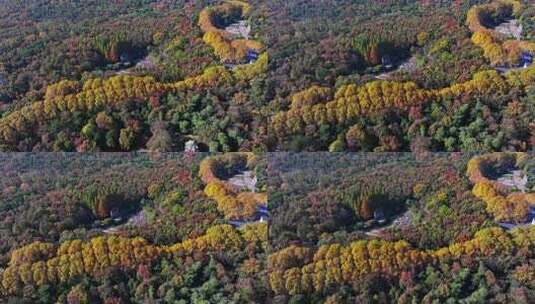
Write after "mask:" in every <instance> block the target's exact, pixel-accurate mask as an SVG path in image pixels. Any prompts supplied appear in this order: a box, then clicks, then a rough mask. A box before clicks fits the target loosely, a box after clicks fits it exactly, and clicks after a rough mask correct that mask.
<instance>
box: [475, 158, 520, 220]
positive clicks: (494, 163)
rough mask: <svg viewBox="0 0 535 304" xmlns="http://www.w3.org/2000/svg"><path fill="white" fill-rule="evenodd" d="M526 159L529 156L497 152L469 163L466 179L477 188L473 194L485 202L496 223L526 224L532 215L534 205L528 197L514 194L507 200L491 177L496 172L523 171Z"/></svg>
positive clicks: (508, 196) (507, 197)
mask: <svg viewBox="0 0 535 304" xmlns="http://www.w3.org/2000/svg"><path fill="white" fill-rule="evenodd" d="M526 156H527V155H526V154H525V153H503V152H502V153H499V152H497V153H490V154H484V155H481V156H476V157H473V158H472V159H471V160H470V161H469V162H468V165H467V169H466V175H467V176H468V179H470V181H471V182H472V183H474V184H475V185H474V188H473V189H472V193H473V194H474V195H475V196H476V197H478V198H480V199H481V200H483V202H484V203H485V205H486V209H487V212H489V213H490V214H492V215H493V216H494V218H495V220H496V221H511V222H523V221H524V220H525V219H526V217H527V215H528V212H529V207H530V203H529V202H528V196H527V195H526V194H522V193H511V194H509V195H507V196H504V195H502V194H501V193H500V188H503V187H501V186H500V185H499V184H498V183H497V182H496V181H494V180H492V179H490V178H489V177H488V176H489V175H491V174H492V173H493V172H496V171H502V170H505V169H508V168H513V167H521V164H522V163H523V162H524V161H525V160H526ZM505 190H506V189H504V190H503V191H502V192H505Z"/></svg>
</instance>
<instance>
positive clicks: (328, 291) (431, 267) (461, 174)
mask: <svg viewBox="0 0 535 304" xmlns="http://www.w3.org/2000/svg"><path fill="white" fill-rule="evenodd" d="M533 157H534V156H533V155H531V154H520V153H509V154H506V153H494V154H483V155H476V156H473V155H469V154H448V153H446V154H411V153H408V154H403V153H392V154H389V153H350V154H346V153H331V154H329V153H299V154H286V153H279V154H272V155H271V156H270V160H269V166H268V168H269V170H268V172H269V178H268V180H269V197H270V200H269V204H270V211H271V212H272V219H271V222H270V227H269V245H270V248H271V249H270V250H271V252H270V255H269V257H268V261H267V267H268V273H269V275H268V276H269V284H270V287H271V291H272V293H273V303H531V299H532V298H533V295H534V293H535V284H534V283H535V281H534V280H533V276H532V274H533V265H532V259H533V257H534V256H533V246H534V245H535V243H534V241H535V237H534V235H535V234H534V233H535V230H534V229H535V228H534V227H535V226H533V222H532V219H533V208H534V207H535V197H534V192H533V191H534V190H535V188H533V185H534V184H533V178H534V177H535V171H534V170H533V168H534V167H533V164H534V158H533ZM517 174H521V175H523V176H525V179H524V178H523V179H517V178H516V177H515V176H517Z"/></svg>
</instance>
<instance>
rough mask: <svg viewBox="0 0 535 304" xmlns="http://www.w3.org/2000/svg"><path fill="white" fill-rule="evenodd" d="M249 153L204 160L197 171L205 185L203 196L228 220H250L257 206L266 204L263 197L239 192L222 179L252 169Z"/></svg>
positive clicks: (265, 199) (265, 198)
mask: <svg viewBox="0 0 535 304" xmlns="http://www.w3.org/2000/svg"><path fill="white" fill-rule="evenodd" d="M255 161H256V160H255V156H254V155H253V154H252V153H231V154H224V155H217V156H213V157H207V158H205V159H204V160H203V161H202V162H201V164H200V168H199V176H200V178H201V180H202V181H203V182H204V183H205V184H206V186H205V188H204V193H205V194H206V196H208V197H209V198H211V199H213V200H215V201H216V203H217V208H218V210H219V211H221V212H222V213H223V214H225V217H226V218H227V219H244V218H251V217H253V216H254V215H255V214H256V211H257V209H258V206H259V205H265V204H266V203H267V195H266V194H265V193H253V192H248V191H239V190H238V189H235V187H234V186H233V185H231V184H229V183H228V182H226V181H225V180H224V179H223V178H222V177H223V176H229V175H231V174H233V173H234V172H236V171H239V170H244V169H246V168H252V167H254V163H255Z"/></svg>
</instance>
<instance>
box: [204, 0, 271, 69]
mask: <svg viewBox="0 0 535 304" xmlns="http://www.w3.org/2000/svg"><path fill="white" fill-rule="evenodd" d="M250 10H251V6H250V5H249V3H246V2H244V1H238V0H233V1H224V2H222V3H221V4H219V5H216V6H210V7H207V8H205V9H203V10H202V11H201V13H200V15H199V27H200V28H201V30H202V31H203V32H204V36H203V40H204V42H205V43H206V44H208V45H210V46H211V47H212V48H213V49H214V52H215V54H216V56H218V57H219V58H220V59H221V61H222V62H224V63H239V62H243V61H244V60H245V59H246V58H247V53H248V51H249V50H254V51H255V52H261V51H262V50H263V49H264V46H263V44H262V43H260V42H258V41H254V40H248V39H234V38H233V37H232V35H231V34H230V33H228V32H226V31H224V30H223V29H221V27H222V26H224V25H225V24H226V23H229V22H231V21H233V20H237V19H239V18H243V17H245V16H247V15H248V14H249V12H250Z"/></svg>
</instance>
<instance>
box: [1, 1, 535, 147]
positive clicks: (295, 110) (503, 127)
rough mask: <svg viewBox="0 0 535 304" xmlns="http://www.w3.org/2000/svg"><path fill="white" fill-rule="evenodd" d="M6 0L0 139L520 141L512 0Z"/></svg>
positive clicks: (87, 143)
mask: <svg viewBox="0 0 535 304" xmlns="http://www.w3.org/2000/svg"><path fill="white" fill-rule="evenodd" d="M5 2H6V5H5V6H3V7H2V8H0V25H1V26H0V38H1V39H2V42H3V43H2V45H1V46H0V103H1V104H0V149H1V150H4V151H80V152H83V151H132V150H145V149H147V150H153V151H182V150H184V149H185V146H186V143H187V142H188V141H195V142H196V143H197V145H198V147H199V149H200V150H201V151H327V150H329V151H376V152H388V151H422V150H425V151H501V150H504V151H505V150H506V151H527V150H530V149H531V148H532V146H533V142H535V137H534V133H533V132H534V131H533V126H532V123H531V121H532V120H533V117H534V115H535V114H534V110H533V100H534V98H535V97H534V95H535V93H534V90H533V82H534V81H533V77H534V76H533V75H534V67H533V55H535V42H534V40H533V39H534V38H533V37H535V10H534V9H533V6H532V5H530V1H527V0H450V1H424V0H408V1H407V0H404V1H398V0H387V1H369V0H359V1H354V0H342V1H337V2H336V5H333V4H332V3H328V2H325V1H316V0H312V1H298V0H292V1H278V0H271V1H256V0H249V1H247V0H238V1H231V0H221V1H215V0H214V1H208V0H206V1H194V2H191V1H182V0H176V1H151V0H148V1H133V0H128V1H112V2H106V3H101V2H99V1H86V2H84V3H75V2H69V1H66V2H65V1H60V2H57V1H41V0H39V1H37V0H31V1H24V3H20V1H5ZM268 54H269V55H268Z"/></svg>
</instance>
